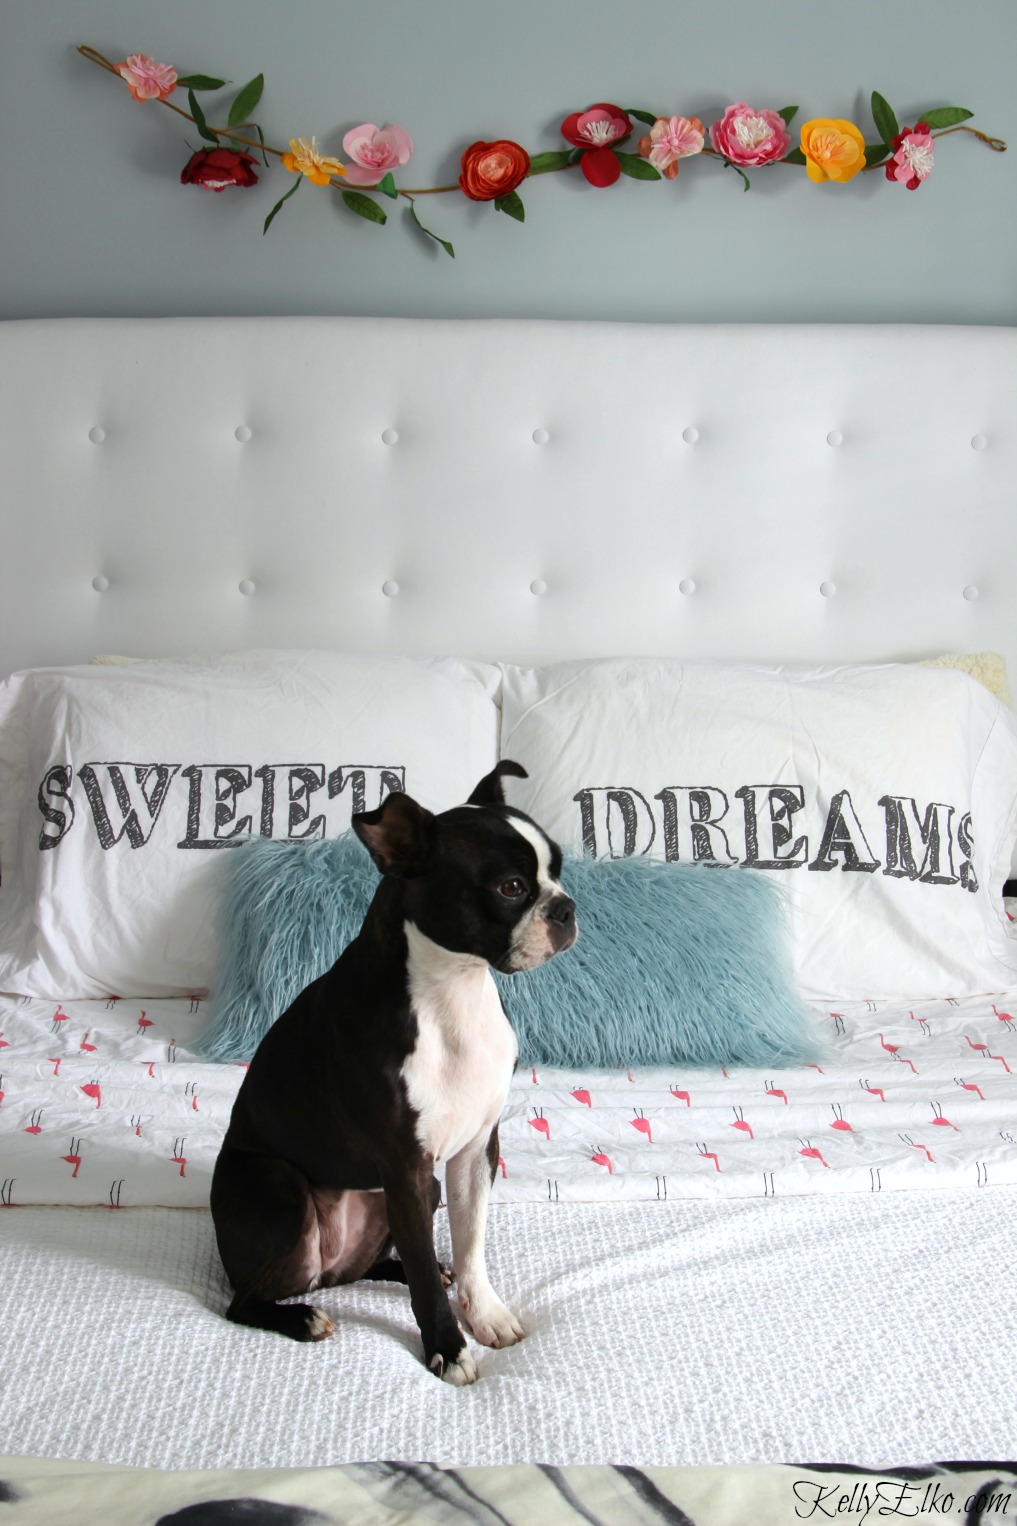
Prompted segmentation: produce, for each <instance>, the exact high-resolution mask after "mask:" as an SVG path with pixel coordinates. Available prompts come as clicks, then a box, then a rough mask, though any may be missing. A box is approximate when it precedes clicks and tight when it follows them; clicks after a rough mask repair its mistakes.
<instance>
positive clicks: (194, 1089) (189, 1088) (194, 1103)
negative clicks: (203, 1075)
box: [184, 1081, 198, 1112]
mask: <svg viewBox="0 0 1017 1526" xmlns="http://www.w3.org/2000/svg"><path fill="white" fill-rule="evenodd" d="M184 1096H185V1097H190V1099H191V1107H192V1109H193V1110H194V1112H197V1111H198V1083H197V1081H188V1082H187V1084H186V1086H185V1087H184Z"/></svg>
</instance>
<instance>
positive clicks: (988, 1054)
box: [964, 1033, 1013, 1076]
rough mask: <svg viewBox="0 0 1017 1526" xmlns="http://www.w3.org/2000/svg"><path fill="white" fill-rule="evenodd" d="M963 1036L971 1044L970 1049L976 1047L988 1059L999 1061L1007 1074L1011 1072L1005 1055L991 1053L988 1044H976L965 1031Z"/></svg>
mask: <svg viewBox="0 0 1017 1526" xmlns="http://www.w3.org/2000/svg"><path fill="white" fill-rule="evenodd" d="M964 1037H965V1038H966V1039H967V1041H968V1043H969V1044H970V1045H971V1048H972V1049H977V1050H978V1051H979V1053H980V1054H984V1055H986V1057H987V1058H988V1059H990V1060H998V1061H999V1063H1000V1064H1001V1065H1002V1067H1003V1069H1004V1070H1005V1071H1006V1073H1007V1075H1008V1076H1009V1075H1012V1074H1013V1072H1012V1071H1011V1069H1010V1067H1009V1065H1008V1064H1007V1063H1006V1058H1005V1056H1003V1055H1001V1054H992V1053H991V1051H990V1049H989V1046H988V1044H976V1043H975V1041H974V1040H973V1039H971V1038H968V1035H967V1034H966V1033H965V1035H964Z"/></svg>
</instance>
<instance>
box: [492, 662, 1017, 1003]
mask: <svg viewBox="0 0 1017 1526" xmlns="http://www.w3.org/2000/svg"><path fill="white" fill-rule="evenodd" d="M503 675H504V681H503V697H502V705H503V716H502V743H501V751H502V756H503V757H510V758H515V759H517V760H518V761H519V762H520V763H522V764H523V765H524V767H525V768H526V769H527V770H528V771H529V774H530V778H529V779H528V780H514V779H510V780H507V781H506V786H507V789H506V793H507V794H508V797H509V799H510V800H511V802H512V803H513V804H515V805H518V806H521V807H522V808H523V809H524V810H527V811H530V812H532V814H533V815H534V816H535V817H536V819H537V820H538V821H539V822H540V823H541V825H542V826H543V827H544V828H545V829H546V830H547V831H548V832H550V833H551V834H552V835H553V836H555V837H557V838H558V839H559V841H561V842H563V843H567V844H570V845H571V846H572V847H574V848H575V849H576V850H578V851H580V852H582V851H585V852H587V853H592V854H594V855H595V856H597V857H606V856H612V857H623V856H625V855H626V854H629V853H649V854H650V855H651V856H653V857H657V858H669V859H677V860H679V861H683V862H690V861H694V860H696V859H697V858H706V859H708V860H712V861H715V862H719V863H722V864H727V865H729V866H734V865H741V866H752V867H754V868H756V869H757V870H759V871H760V872H767V873H771V874H773V875H774V877H775V878H777V879H778V880H779V881H780V882H781V883H782V884H783V885H784V886H786V888H787V889H788V891H789V892H790V906H791V924H792V944H793V952H794V960H795V968H796V972H797V976H798V981H799V984H800V987H801V989H802V991H803V993H804V994H805V995H807V996H809V997H812V998H823V999H826V998H830V997H833V998H834V999H842V1000H843V999H849V998H855V999H867V998H875V997H897V996H903V997H907V998H909V999H911V998H918V997H922V996H925V997H934V996H938V997H950V996H962V995H968V994H973V993H976V992H988V991H999V990H1003V989H1006V988H1008V987H1013V986H1014V985H1017V940H1015V939H1014V938H1013V937H1012V936H1011V935H1010V933H1009V931H1008V929H1009V926H1010V924H1009V921H1008V919H1007V917H1006V913H1005V910H1004V907H1003V901H1002V887H1003V881H1004V880H1005V878H1006V877H1007V874H1008V873H1009V866H1010V854H1011V848H1012V846H1013V842H1014V838H1015V835H1017V724H1015V719H1014V716H1013V713H1012V712H1011V711H1009V710H1008V709H1006V707H1004V706H1003V705H1001V704H1000V703H999V701H998V699H996V698H994V697H993V696H992V695H990V694H989V693H988V692H987V691H986V690H985V689H984V688H983V687H982V686H981V685H980V684H978V683H976V682H974V680H972V679H971V678H969V677H968V676H967V675H965V674H963V673H959V672H955V671H952V670H949V669H942V670H938V669H929V668H924V667H918V666H913V665H903V664H902V665H887V666H878V667H875V666H869V667H821V668H809V669H805V668H801V669H794V668H765V667H755V666H749V665H744V666H741V665H738V666H729V665H721V664H711V663H685V664H683V663H681V662H677V661H667V660H655V659H649V658H641V659H635V660H621V659H619V660H608V661H597V662H566V663H558V664H556V665H554V666H551V667H544V668H536V669H522V668H514V667H505V668H503Z"/></svg>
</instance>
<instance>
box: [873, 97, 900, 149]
mask: <svg viewBox="0 0 1017 1526" xmlns="http://www.w3.org/2000/svg"><path fill="white" fill-rule="evenodd" d="M872 120H873V121H874V122H875V124H876V131H877V132H878V133H879V137H880V141H881V142H883V143H892V142H893V140H894V138H895V137H896V136H897V134H898V133H899V132H900V123H899V122H898V121H897V118H896V117H895V116H894V112H893V107H892V106H891V105H890V102H889V101H888V100H886V98H885V97H884V96H882V95H880V93H879V91H878V90H873V92H872Z"/></svg>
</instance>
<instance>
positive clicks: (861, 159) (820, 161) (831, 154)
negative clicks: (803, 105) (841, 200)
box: [802, 117, 865, 181]
mask: <svg viewBox="0 0 1017 1526" xmlns="http://www.w3.org/2000/svg"><path fill="white" fill-rule="evenodd" d="M802 153H803V154H804V155H805V171H806V174H807V175H808V177H809V179H810V180H839V181H845V180H850V179H851V178H852V176H854V175H857V174H858V171H859V170H863V169H864V168H865V139H864V138H863V137H862V135H861V133H860V132H859V131H858V128H857V127H856V126H855V124H854V123H853V122H844V121H842V120H841V119H840V118H832V117H814V118H813V120H812V121H811V122H806V123H804V125H803V127H802Z"/></svg>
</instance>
